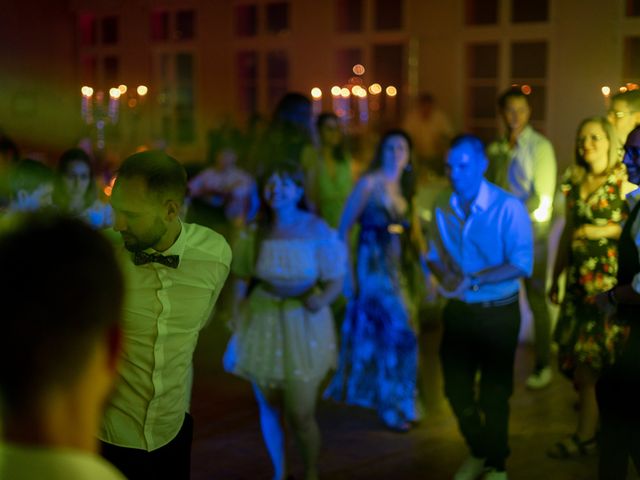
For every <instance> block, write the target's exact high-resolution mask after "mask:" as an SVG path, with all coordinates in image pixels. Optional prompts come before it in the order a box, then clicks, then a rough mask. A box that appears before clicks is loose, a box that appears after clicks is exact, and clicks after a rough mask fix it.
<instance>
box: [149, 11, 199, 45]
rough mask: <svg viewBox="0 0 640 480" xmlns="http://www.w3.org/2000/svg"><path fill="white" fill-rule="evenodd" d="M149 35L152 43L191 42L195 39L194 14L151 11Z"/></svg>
mask: <svg viewBox="0 0 640 480" xmlns="http://www.w3.org/2000/svg"><path fill="white" fill-rule="evenodd" d="M150 34H151V40H152V41H153V42H168V41H170V40H176V41H181V40H192V39H194V38H195V37H196V13H195V11H194V10H178V11H176V12H171V11H168V10H153V11H152V12H151V17H150Z"/></svg>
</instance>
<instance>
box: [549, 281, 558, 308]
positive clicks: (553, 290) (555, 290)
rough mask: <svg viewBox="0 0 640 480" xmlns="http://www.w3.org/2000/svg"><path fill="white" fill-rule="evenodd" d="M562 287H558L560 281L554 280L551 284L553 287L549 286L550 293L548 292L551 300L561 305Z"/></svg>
mask: <svg viewBox="0 0 640 480" xmlns="http://www.w3.org/2000/svg"><path fill="white" fill-rule="evenodd" d="M559 292H560V287H558V282H553V283H552V284H551V288H549V293H547V295H548V297H549V301H550V302H551V303H553V304H554V305H560V293H559Z"/></svg>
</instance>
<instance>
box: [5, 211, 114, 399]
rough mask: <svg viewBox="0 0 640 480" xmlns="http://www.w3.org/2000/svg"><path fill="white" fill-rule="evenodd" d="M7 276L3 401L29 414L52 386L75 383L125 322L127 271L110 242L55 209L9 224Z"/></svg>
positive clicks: (11, 219) (20, 216)
mask: <svg viewBox="0 0 640 480" xmlns="http://www.w3.org/2000/svg"><path fill="white" fill-rule="evenodd" d="M43 247H46V248H43ZM0 272H2V275H0V304H1V305H2V309H3V311H2V322H1V323H2V335H0V396H1V397H2V401H3V406H4V407H5V408H6V409H7V411H20V410H24V411H28V410H29V409H30V407H31V406H33V404H34V403H36V402H38V401H39V400H40V399H41V395H42V394H43V393H44V392H46V391H47V390H48V389H50V388H51V387H54V386H62V387H66V386H68V385H72V384H73V382H74V381H75V380H77V378H78V375H80V374H81V371H82V368H83V366H84V365H85V364H86V361H87V358H88V357H89V355H90V354H91V352H92V350H93V348H95V346H96V342H97V341H98V340H99V339H100V336H101V335H104V334H105V333H106V332H107V331H108V329H109V328H113V327H115V326H117V325H118V323H119V322H120V320H121V314H122V312H121V311H122V298H123V279H122V274H121V272H120V269H119V267H118V264H117V262H116V257H115V253H114V251H113V248H112V246H111V243H110V242H109V241H108V240H107V239H106V237H103V236H102V235H101V234H100V233H98V232H97V231H94V230H93V229H91V227H89V226H88V225H85V223H84V222H82V221H81V220H79V219H72V218H69V217H66V216H63V215H60V214H54V213H51V212H47V213H44V212H36V213H27V214H15V215H12V216H10V217H7V218H6V219H5V220H4V223H3V224H2V225H1V227H0Z"/></svg>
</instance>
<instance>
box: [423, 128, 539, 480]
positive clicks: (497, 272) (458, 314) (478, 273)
mask: <svg viewBox="0 0 640 480" xmlns="http://www.w3.org/2000/svg"><path fill="white" fill-rule="evenodd" d="M487 163H488V162H487V158H486V155H485V151H484V145H483V144H482V142H481V141H480V139H479V138H477V137H474V136H472V135H462V136H460V137H457V138H456V139H454V140H453V142H452V144H451V148H450V150H449V152H448V155H447V160H446V172H447V177H448V178H449V181H450V183H451V186H452V188H453V193H452V194H451V195H450V197H449V198H448V199H447V201H446V202H445V203H443V204H441V205H437V206H436V209H435V224H436V226H437V230H436V232H434V235H433V237H432V238H431V239H430V242H429V243H430V245H429V251H428V253H427V256H426V260H427V265H428V266H429V269H430V270H431V271H432V272H433V273H434V274H435V275H436V277H437V278H438V279H439V281H440V284H441V293H442V294H443V296H445V297H446V298H449V301H448V303H447V305H446V307H445V309H444V311H443V313H442V318H443V325H444V331H443V336H442V342H441V346H440V358H441V362H442V371H443V378H444V386H445V395H446V397H447V399H448V400H449V403H450V405H451V408H452V410H453V412H454V414H455V416H456V418H457V420H458V425H459V427H460V431H461V433H462V435H463V437H464V438H465V440H466V442H467V446H468V447H469V450H470V456H469V457H468V458H467V459H466V460H465V462H464V463H463V464H462V465H461V466H460V468H459V469H458V471H457V472H456V474H455V476H454V480H475V479H477V478H479V476H480V475H482V474H484V475H485V476H484V477H483V478H484V479H485V480H506V478H507V473H506V459H507V457H508V455H509V446H508V430H509V397H510V396H511V394H512V393H513V363H514V357H515V350H516V346H517V343H518V331H519V329H520V309H519V305H518V292H519V289H520V278H522V277H525V276H527V275H530V274H531V270H532V266H533V233H532V227H531V221H530V220H529V215H528V213H527V211H526V209H525V208H524V206H523V204H522V202H520V201H519V200H518V199H517V198H515V197H514V196H513V195H511V194H509V193H507V192H505V191H504V190H502V189H500V188H497V187H496V186H495V185H493V184H491V183H489V182H487V181H486V180H484V178H483V177H484V172H485V170H486V168H487ZM477 373H480V381H479V389H478V395H476V375H477Z"/></svg>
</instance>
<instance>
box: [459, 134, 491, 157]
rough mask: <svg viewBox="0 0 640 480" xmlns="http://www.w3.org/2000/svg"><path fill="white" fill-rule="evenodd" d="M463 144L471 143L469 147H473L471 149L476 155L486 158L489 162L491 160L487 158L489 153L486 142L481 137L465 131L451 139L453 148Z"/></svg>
mask: <svg viewBox="0 0 640 480" xmlns="http://www.w3.org/2000/svg"><path fill="white" fill-rule="evenodd" d="M463 144H466V145H469V147H470V148H471V150H472V151H473V153H474V154H475V155H476V156H478V157H482V158H484V159H485V161H487V162H488V161H489V160H488V158H487V153H486V151H485V148H484V143H483V141H482V140H480V137H477V136H475V135H472V134H470V133H463V134H461V135H457V136H456V137H454V138H453V139H452V140H451V145H450V147H449V148H450V149H453V148H456V147H459V146H460V145H463Z"/></svg>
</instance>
